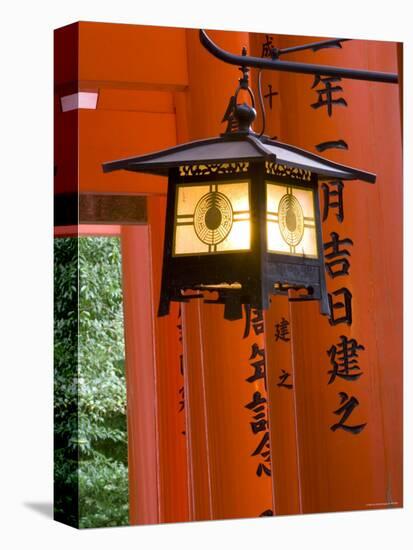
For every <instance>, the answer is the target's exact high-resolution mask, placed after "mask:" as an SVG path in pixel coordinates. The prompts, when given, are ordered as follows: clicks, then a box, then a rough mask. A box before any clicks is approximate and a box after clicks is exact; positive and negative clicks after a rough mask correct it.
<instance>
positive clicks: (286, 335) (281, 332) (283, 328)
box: [274, 317, 290, 342]
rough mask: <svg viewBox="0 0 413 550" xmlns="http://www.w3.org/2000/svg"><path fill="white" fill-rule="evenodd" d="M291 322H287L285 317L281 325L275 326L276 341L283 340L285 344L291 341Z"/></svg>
mask: <svg viewBox="0 0 413 550" xmlns="http://www.w3.org/2000/svg"><path fill="white" fill-rule="evenodd" d="M289 327H290V321H287V319H285V318H284V317H282V318H281V321H280V322H279V323H276V324H275V325H274V328H275V334H274V336H275V340H276V341H278V340H282V341H283V342H289V341H290V329H289Z"/></svg>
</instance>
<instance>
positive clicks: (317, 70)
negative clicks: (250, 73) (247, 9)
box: [199, 29, 399, 84]
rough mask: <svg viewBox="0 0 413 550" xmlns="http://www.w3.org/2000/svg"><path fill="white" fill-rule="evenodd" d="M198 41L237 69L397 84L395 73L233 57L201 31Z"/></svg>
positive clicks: (241, 56)
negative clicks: (253, 68) (244, 68)
mask: <svg viewBox="0 0 413 550" xmlns="http://www.w3.org/2000/svg"><path fill="white" fill-rule="evenodd" d="M199 39H200V41H201V44H202V45H203V46H204V48H205V49H206V50H208V51H209V53H211V54H212V55H213V56H215V57H216V58H218V59H220V60H221V61H224V62H225V63H229V64H231V65H237V66H239V67H255V68H257V69H267V70H270V71H284V72H289V73H301V74H311V75H322V76H336V77H340V78H350V79H353V80H368V81H370V82H385V83H389V84H397V83H398V82H399V78H398V75H397V73H383V72H378V71H364V70H361V69H346V68H344V67H331V66H329V65H316V64H313V63H297V62H295V61H280V60H279V59H266V58H263V57H252V56H250V55H235V54H233V53H230V52H227V51H226V50H223V49H222V48H220V47H219V46H217V45H216V44H215V43H214V42H213V41H212V40H211V39H210V38H209V36H208V35H207V33H206V32H205V31H204V30H203V29H200V31H199Z"/></svg>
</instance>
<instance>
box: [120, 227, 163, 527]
mask: <svg viewBox="0 0 413 550" xmlns="http://www.w3.org/2000/svg"><path fill="white" fill-rule="evenodd" d="M121 243H122V273H123V296H124V319H125V356H126V384H127V388H128V394H127V407H128V415H127V416H128V452H129V510H130V511H129V516H130V522H131V524H146V523H158V522H159V505H158V498H159V495H158V483H159V480H158V456H157V422H156V419H157V412H158V411H157V400H156V385H155V356H154V350H153V314H152V284H151V273H150V270H149V269H148V266H150V262H151V257H150V244H149V229H148V227H147V226H145V225H142V226H124V227H122V231H121Z"/></svg>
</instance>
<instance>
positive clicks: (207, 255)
mask: <svg viewBox="0 0 413 550" xmlns="http://www.w3.org/2000/svg"><path fill="white" fill-rule="evenodd" d="M241 70H242V72H243V76H242V78H240V80H239V82H240V84H239V86H238V88H237V91H236V93H235V95H234V96H233V97H232V98H231V100H230V102H229V106H228V109H227V112H226V113H225V116H224V120H225V121H227V122H228V125H227V129H226V131H225V133H223V134H221V136H220V137H217V138H211V139H205V140H200V141H192V142H190V143H186V144H183V145H179V146H176V147H171V148H169V149H166V150H163V151H160V152H157V153H153V154H149V155H143V156H138V157H132V158H127V159H122V160H116V161H113V162H108V163H105V164H104V165H103V170H104V171H105V172H111V171H114V170H129V171H134V172H142V173H147V174H157V175H160V176H167V177H168V195H167V208H166V226H165V244H164V258H163V273H162V286H161V296H160V303H159V310H158V315H159V316H162V315H166V314H168V313H169V304H170V302H171V301H188V300H190V299H192V298H204V297H205V293H206V292H207V291H215V292H217V293H218V298H217V299H216V300H211V299H205V302H208V303H212V302H214V303H221V304H224V305H225V309H224V316H225V318H226V319H238V318H240V317H242V304H249V305H250V306H251V307H253V308H258V309H266V308H268V306H269V299H270V296H271V294H287V295H288V291H289V289H297V290H300V296H299V298H298V299H299V300H319V301H320V310H321V313H323V314H329V303H328V296H327V290H326V282H325V271H324V257H323V245H322V235H321V220H320V207H319V201H318V183H319V181H320V180H323V179H327V180H363V181H366V182H369V183H374V182H375V175H374V174H371V173H367V172H362V171H360V170H356V169H354V168H350V167H348V166H343V165H340V164H337V163H335V162H332V161H329V160H326V159H323V158H322V157H320V156H318V155H314V154H312V153H309V152H307V151H304V150H302V149H299V148H297V147H294V146H292V145H286V144H284V143H281V142H279V141H275V140H272V139H270V138H269V137H267V136H265V135H258V134H256V133H255V132H254V131H253V130H252V129H251V124H252V123H253V121H254V119H255V116H256V111H255V105H254V97H253V95H252V91H251V89H250V88H249V85H248V68H246V67H242V68H241ZM242 89H243V90H245V91H247V92H248V93H249V94H250V96H251V102H252V105H248V104H246V103H243V104H238V102H237V97H238V93H239V91H240V90H242ZM190 291H192V293H191V292H190Z"/></svg>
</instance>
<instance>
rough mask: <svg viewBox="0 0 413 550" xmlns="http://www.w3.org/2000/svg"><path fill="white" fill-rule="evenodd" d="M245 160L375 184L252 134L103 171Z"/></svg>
mask: <svg viewBox="0 0 413 550" xmlns="http://www.w3.org/2000/svg"><path fill="white" fill-rule="evenodd" d="M244 161H249V162H259V161H261V162H263V161H269V162H275V163H278V164H282V165H285V166H288V167H292V168H302V169H305V170H310V171H311V172H313V173H315V174H318V176H319V177H320V178H321V179H326V178H328V179H330V178H334V179H341V180H363V181H365V182H368V183H375V181H376V176H375V174H372V173H370V172H364V171H362V170H359V169H357V168H352V167H350V166H345V165H343V164H338V163H337V162H333V161H331V160H327V159H325V158H323V157H320V156H319V155H315V154H313V153H310V152H309V151H306V150H305V149H300V148H299V147H295V146H293V145H287V144H285V143H282V142H280V141H276V140H273V139H270V138H269V137H268V136H258V134H255V133H252V132H249V133H247V134H244V133H240V134H238V135H237V134H228V133H226V134H223V135H221V136H220V137H217V138H209V139H203V140H197V141H191V142H188V143H184V144H182V145H177V146H175V147H170V148H168V149H164V150H162V151H158V152H155V153H151V154H147V155H141V156H136V157H128V158H124V159H119V160H114V161H111V162H106V163H104V164H103V171H104V172H112V171H115V170H129V171H132V172H142V173H146V174H157V175H160V176H167V175H168V171H169V169H171V168H174V167H177V166H182V165H196V164H214V163H223V162H225V163H227V162H244Z"/></svg>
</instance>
